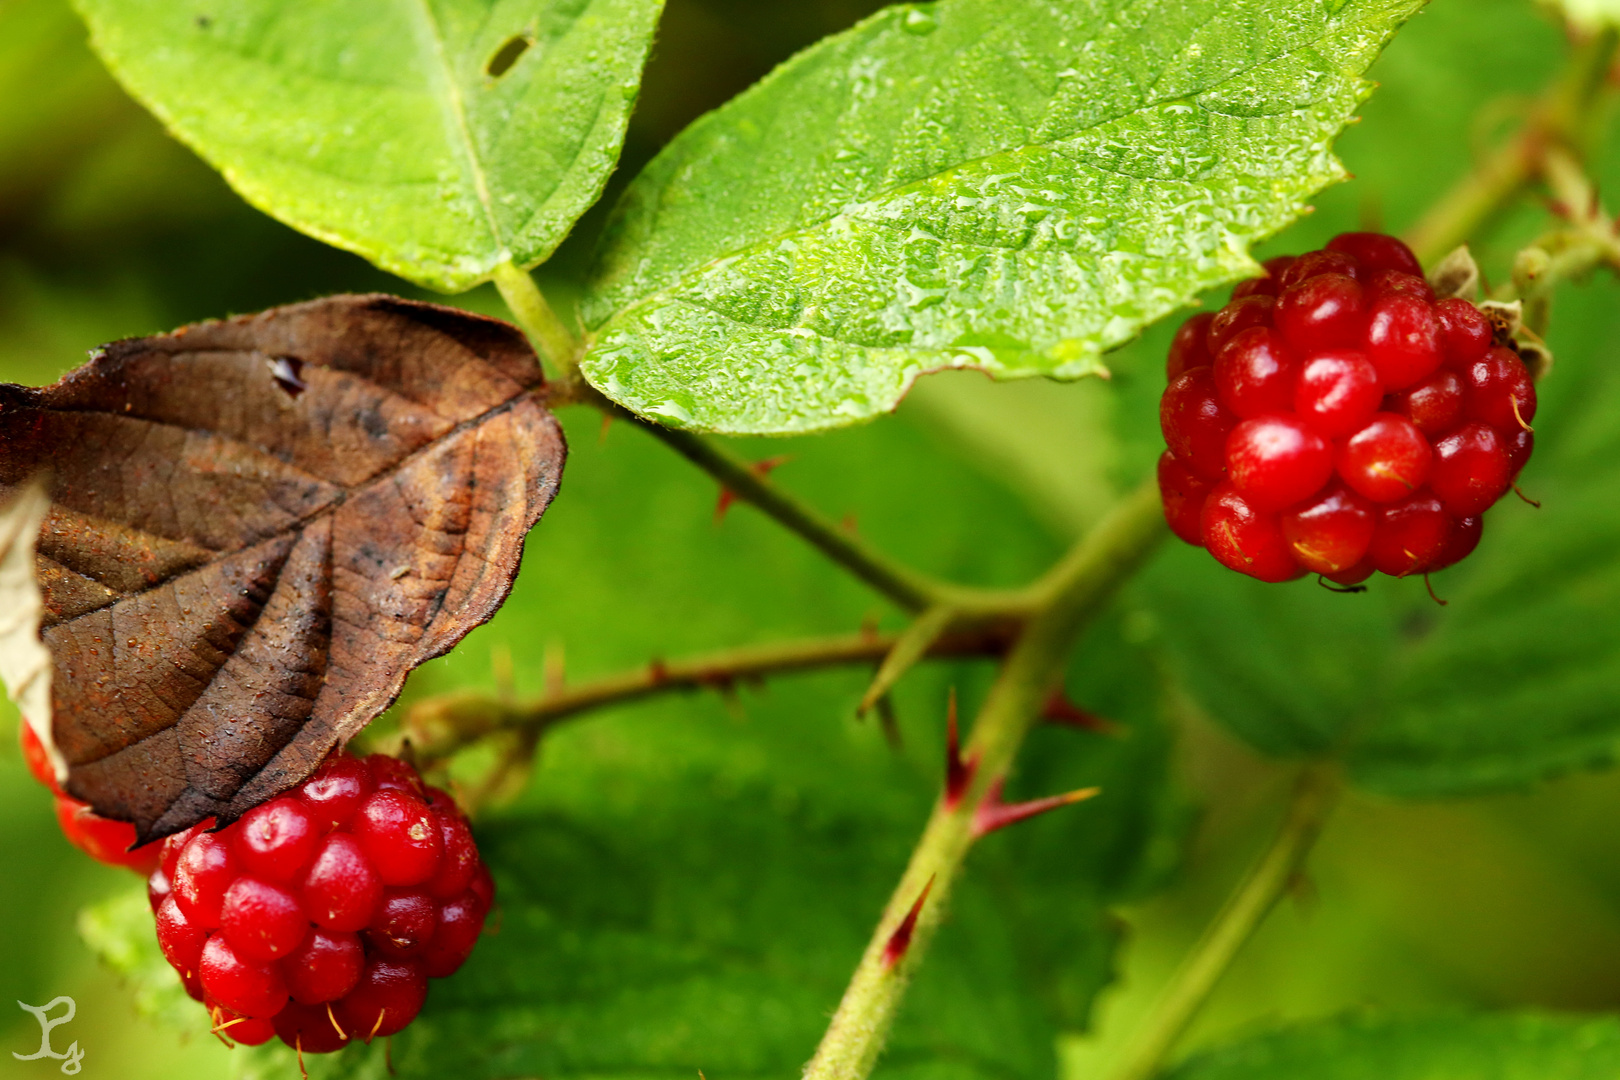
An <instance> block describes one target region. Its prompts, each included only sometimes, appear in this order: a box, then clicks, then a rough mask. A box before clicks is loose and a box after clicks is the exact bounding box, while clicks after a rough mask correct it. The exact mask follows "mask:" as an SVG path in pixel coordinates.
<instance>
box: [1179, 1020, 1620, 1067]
mask: <svg viewBox="0 0 1620 1080" xmlns="http://www.w3.org/2000/svg"><path fill="white" fill-rule="evenodd" d="M1616 1073H1620V1023H1617V1022H1616V1021H1615V1020H1613V1019H1611V1018H1608V1017H1605V1018H1603V1019H1584V1018H1577V1017H1568V1018H1565V1017H1557V1016H1537V1015H1508V1014H1500V1015H1485V1016H1442V1017H1433V1018H1422V1019H1402V1020H1396V1019H1391V1018H1377V1017H1350V1018H1345V1019H1338V1020H1330V1021H1325V1022H1322V1023H1316V1024H1306V1025H1301V1026H1299V1027H1296V1028H1291V1029H1288V1030H1284V1031H1280V1032H1276V1033H1274V1034H1269V1035H1261V1036H1258V1037H1256V1038H1252V1039H1248V1040H1246V1041H1244V1042H1241V1043H1237V1044H1235V1045H1232V1046H1228V1047H1224V1048H1222V1049H1218V1050H1213V1051H1210V1052H1208V1053H1204V1054H1200V1055H1198V1056H1196V1057H1194V1058H1193V1059H1192V1060H1190V1061H1187V1062H1186V1063H1184V1064H1182V1065H1181V1066H1179V1067H1178V1068H1176V1069H1173V1070H1171V1072H1170V1073H1168V1074H1167V1075H1166V1077H1165V1080H1300V1078H1303V1077H1310V1080H1366V1078H1367V1077H1378V1078H1380V1080H1452V1078H1454V1077H1455V1078H1456V1080H1462V1078H1464V1077H1466V1078H1467V1080H1530V1078H1532V1077H1533V1078H1534V1080H1608V1078H1609V1077H1612V1076H1614V1075H1616Z"/></svg>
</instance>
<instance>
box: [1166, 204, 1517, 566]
mask: <svg viewBox="0 0 1620 1080" xmlns="http://www.w3.org/2000/svg"><path fill="white" fill-rule="evenodd" d="M1265 269H1266V273H1265V274H1264V275H1263V276H1262V277H1258V278H1255V279H1253V280H1251V281H1246V282H1243V283H1241V284H1240V285H1238V286H1237V287H1236V288H1235V289H1233V290H1232V300H1231V302H1230V303H1228V304H1227V305H1226V306H1225V307H1223V308H1222V309H1221V310H1220V311H1217V312H1209V313H1203V314H1199V315H1195V316H1193V317H1192V318H1190V319H1188V320H1187V322H1186V323H1184V324H1183V325H1182V327H1181V328H1180V330H1179V331H1178V332H1177V334H1176V337H1175V341H1174V343H1173V344H1172V346H1171V351H1170V357H1169V361H1168V363H1167V365H1166V366H1167V372H1168V374H1169V376H1170V384H1169V386H1168V388H1167V389H1166V390H1165V393H1164V397H1163V400H1162V403H1161V405H1160V413H1159V419H1160V424H1161V426H1162V428H1163V430H1164V436H1165V442H1166V444H1167V445H1168V446H1169V450H1168V452H1166V453H1165V454H1164V455H1163V456H1162V457H1161V458H1160V459H1159V466H1158V479H1159V489H1160V491H1161V493H1162V494H1163V497H1164V510H1165V519H1166V520H1167V521H1168V522H1169V525H1170V528H1171V530H1172V531H1173V532H1174V533H1175V534H1176V535H1177V536H1178V537H1180V538H1181V539H1183V540H1185V541H1187V542H1188V543H1190V544H1196V545H1199V546H1202V547H1204V548H1206V549H1208V551H1209V552H1210V554H1212V555H1214V556H1215V558H1216V559H1217V560H1219V561H1220V562H1222V563H1223V564H1225V565H1226V566H1229V567H1231V568H1232V569H1234V570H1237V571H1239V572H1241V573H1245V574H1249V575H1251V576H1253V577H1256V578H1259V579H1261V580H1262V581H1273V582H1277V581H1287V580H1289V579H1291V578H1295V577H1298V576H1300V575H1301V574H1303V573H1305V572H1307V571H1310V572H1314V573H1318V574H1321V575H1322V576H1324V577H1325V578H1327V579H1329V580H1332V581H1335V582H1337V583H1339V584H1343V585H1353V584H1356V583H1358V582H1360V581H1362V580H1365V579H1366V578H1367V577H1368V576H1369V575H1371V574H1372V573H1374V572H1382V573H1385V574H1390V575H1394V576H1403V575H1407V574H1416V573H1427V572H1429V571H1431V570H1437V569H1441V568H1443V567H1446V566H1450V565H1452V564H1453V563H1455V562H1457V561H1458V560H1460V559H1462V558H1465V557H1466V556H1467V555H1469V554H1470V553H1471V552H1472V551H1473V550H1474V548H1475V547H1476V546H1477V545H1478V543H1479V539H1480V535H1481V529H1482V522H1481V518H1480V515H1481V514H1482V513H1483V512H1484V511H1485V510H1486V509H1487V508H1489V507H1490V506H1491V505H1492V504H1494V503H1495V502H1496V501H1497V500H1498V499H1500V498H1501V497H1502V495H1503V494H1504V493H1505V492H1506V491H1507V490H1508V489H1509V488H1511V487H1512V485H1513V482H1514V480H1515V479H1516V478H1517V476H1518V474H1519V471H1520V470H1521V469H1522V468H1523V467H1524V464H1525V462H1526V461H1528V460H1529V457H1530V452H1531V449H1532V448H1533V446H1534V439H1533V436H1532V434H1531V431H1530V422H1531V420H1532V419H1534V417H1535V412H1536V392H1535V387H1534V385H1533V383H1532V381H1531V378H1530V373H1529V371H1528V370H1527V369H1526V367H1525V365H1524V363H1523V362H1522V361H1521V360H1520V358H1519V356H1518V354H1516V353H1515V352H1514V351H1513V350H1512V348H1510V347H1508V345H1507V344H1506V343H1505V342H1503V341H1498V340H1496V337H1495V331H1494V330H1493V328H1492V325H1491V322H1490V320H1488V319H1487V318H1486V317H1485V316H1484V315H1483V314H1482V313H1481V312H1480V311H1479V309H1478V308H1476V307H1475V306H1474V305H1473V304H1470V303H1469V302H1468V301H1466V300H1462V299H1457V298H1449V299H1446V300H1436V299H1435V296H1434V292H1433V290H1432V289H1431V288H1430V286H1429V284H1428V282H1426V281H1425V280H1424V279H1423V277H1422V273H1423V271H1422V267H1421V266H1420V265H1419V264H1418V261H1417V258H1416V256H1414V255H1413V254H1412V252H1411V250H1410V249H1409V248H1407V246H1406V245H1405V244H1403V243H1401V242H1400V241H1399V240H1397V239H1395V238H1394V237H1391V236H1383V235H1381V234H1378V233H1344V234H1342V235H1340V236H1337V237H1334V238H1333V240H1332V241H1330V242H1329V243H1328V245H1327V246H1326V248H1324V249H1323V250H1321V251H1313V252H1307V253H1306V254H1304V255H1301V256H1299V257H1297V258H1292V257H1287V256H1284V257H1281V258H1277V259H1272V260H1269V261H1268V262H1267V263H1266V264H1265Z"/></svg>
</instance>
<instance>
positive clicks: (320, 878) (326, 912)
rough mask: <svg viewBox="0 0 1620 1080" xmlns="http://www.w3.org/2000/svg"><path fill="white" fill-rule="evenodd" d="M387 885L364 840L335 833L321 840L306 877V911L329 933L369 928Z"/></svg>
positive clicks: (303, 893) (304, 888) (303, 894)
mask: <svg viewBox="0 0 1620 1080" xmlns="http://www.w3.org/2000/svg"><path fill="white" fill-rule="evenodd" d="M382 891H383V883H382V879H381V878H380V877H378V876H377V871H376V869H375V868H374V867H373V866H372V865H371V861H370V859H369V858H367V856H366V853H365V849H364V848H363V847H362V846H361V844H360V841H358V840H356V839H355V838H354V837H353V836H351V835H349V834H348V833H341V832H340V833H333V834H332V835H330V836H328V837H326V838H325V839H324V840H322V841H321V846H320V848H319V849H318V850H317V851H316V853H315V861H314V862H312V863H311V864H310V867H309V872H308V873H307V874H305V875H304V887H303V890H302V896H303V901H304V910H305V912H306V913H307V914H308V915H309V918H310V920H311V921H312V922H314V923H315V925H317V926H320V927H324V928H325V929H327V930H344V931H356V930H363V929H365V927H366V925H367V924H368V923H370V922H371V916H372V913H373V912H374V911H376V909H377V903H378V901H379V900H381V899H382Z"/></svg>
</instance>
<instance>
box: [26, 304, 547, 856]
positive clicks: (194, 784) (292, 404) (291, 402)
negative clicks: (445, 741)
mask: <svg viewBox="0 0 1620 1080" xmlns="http://www.w3.org/2000/svg"><path fill="white" fill-rule="evenodd" d="M539 383H540V375H539V369H538V366H537V365H536V363H535V358H534V353H533V352H532V350H530V348H529V346H528V344H527V343H526V342H525V341H524V340H523V337H522V335H521V334H519V333H518V331H517V330H515V329H514V328H513V327H511V326H508V325H507V324H505V323H502V322H497V321H496V320H493V319H485V318H482V317H479V316H474V315H469V314H467V313H465V312H461V311H457V310H455V309H451V308H444V307H438V306H435V305H432V304H419V303H413V302H410V301H405V300H398V299H395V298H393V297H386V296H338V297H330V298H328V299H325V300H317V301H314V302H312V303H308V304H298V305H293V306H290V307H284V308H275V309H272V310H270V311H267V312H263V313H261V314H259V315H254V316H245V317H241V318H237V319H231V320H228V321H224V322H214V323H203V324H200V325H197V326H191V327H185V328H183V329H181V330H178V331H176V332H174V333H173V334H167V335H163V336H159V337H152V338H137V339H132V340H129V341H123V342H118V343H116V344H114V345H111V346H108V347H107V348H106V349H104V350H101V351H100V353H99V354H98V355H97V357H96V358H95V359H94V360H92V361H91V362H90V363H89V364H87V365H86V366H84V367H83V368H80V369H79V370H78V371H75V372H73V373H72V374H70V375H68V376H67V377H66V378H64V379H63V380H62V381H61V382H58V383H57V384H56V385H54V386H50V387H46V388H44V389H40V390H34V389H29V388H25V387H19V386H11V385H0V404H3V409H0V485H5V486H8V487H9V486H13V485H19V484H21V483H24V482H26V481H28V480H29V479H30V478H32V477H34V476H35V475H36V474H38V473H40V472H41V471H45V472H46V473H47V474H48V477H49V485H50V493H51V500H52V505H51V512H50V515H49V517H48V519H47V521H46V525H45V529H44V531H43V533H42V535H41V539H40V542H39V554H38V556H37V562H38V576H39V581H40V585H41V587H42V589H43V592H44V624H45V627H46V629H45V635H44V636H45V643H46V645H48V646H49V647H50V650H51V656H52V660H53V662H54V669H55V670H54V702H55V715H54V716H53V717H52V731H53V734H54V738H55V745H56V747H57V749H58V750H59V751H60V754H61V756H62V757H63V758H64V759H65V760H66V762H67V766H68V773H67V778H66V781H65V784H64V787H65V788H66V790H67V791H68V792H69V793H71V794H72V795H74V796H75V797H76V798H79V799H82V800H84V801H85V802H88V803H90V804H91V806H92V807H94V808H95V810H96V811H97V813H100V814H102V815H104V816H107V817H112V818H116V819H118V820H122V821H133V822H134V823H135V825H136V829H137V835H138V836H139V837H140V839H141V841H142V842H145V841H148V840H151V839H154V838H156V837H160V836H164V835H167V834H169V833H172V832H176V831H179V830H180V829H184V828H186V827H188V826H190V825H192V824H194V823H196V822H198V821H201V820H202V819H204V818H206V817H216V816H217V817H218V818H219V819H220V821H221V823H222V824H223V823H225V822H228V821H230V820H234V819H235V818H236V817H238V816H240V815H241V814H242V813H243V812H245V811H246V810H248V809H249V808H251V807H253V806H254V805H256V804H258V803H259V802H262V801H264V800H265V799H268V798H270V797H272V796H274V795H276V794H278V793H280V792H281V791H283V790H285V789H286V788H288V787H290V786H291V785H293V784H295V783H297V782H298V781H300V780H301V779H303V778H304V777H305V776H308V775H309V773H310V772H312V771H313V770H314V768H315V766H316V765H317V764H319V763H320V761H321V759H322V758H324V757H325V756H326V754H327V752H328V751H330V750H331V748H332V747H333V746H334V745H336V744H339V743H342V742H346V741H348V739H349V738H351V737H352V736H353V735H354V734H355V732H357V731H359V730H360V728H362V727H364V726H365V725H366V724H367V723H369V722H370V721H371V720H372V719H373V718H374V717H375V716H376V715H377V714H378V713H380V712H382V710H383V709H385V708H387V707H388V705H389V704H390V703H391V702H392V701H393V699H394V697H395V696H396V695H398V693H399V691H400V688H401V686H402V685H403V684H404V681H405V677H406V676H407V675H408V674H409V673H410V671H411V669H412V668H414V667H416V666H417V665H418V664H420V663H422V662H423V661H424V660H427V659H429V658H431V657H433V656H438V655H441V654H443V653H444V652H446V651H448V650H449V649H450V648H451V647H453V646H454V645H455V644H456V643H457V642H458V641H460V640H461V639H462V638H463V637H464V636H466V634H467V632H468V631H469V630H471V629H472V628H473V627H475V626H477V625H479V624H481V623H482V622H484V621H485V620H487V619H488V618H489V617H490V615H492V614H493V613H494V612H495V610H496V608H498V607H499V606H500V604H501V602H502V601H503V600H504V599H505V598H506V594H507V591H508V590H509V589H510V588H511V583H512V579H513V577H514V576H515V575H516V573H517V567H518V562H519V560H520V558H521V557H522V551H523V538H524V535H525V534H526V533H527V531H528V529H529V528H530V526H532V525H533V524H534V523H535V521H536V520H537V519H538V518H539V517H540V515H541V513H542V512H543V511H544V510H545V508H546V506H547V505H548V504H549V503H550V501H551V498H552V496H553V495H554V494H555V493H556V490H557V485H558V482H559V481H560V478H561V473H562V466H563V459H564V457H565V455H566V450H565V447H564V444H563V441H562V432H561V430H560V429H559V428H558V426H557V423H556V421H555V420H554V419H553V418H552V416H551V414H550V412H548V411H547V410H546V409H545V407H544V406H543V405H541V404H540V402H539V400H538V399H537V398H536V396H535V395H534V393H533V391H534V390H536V389H537V388H538V386H539Z"/></svg>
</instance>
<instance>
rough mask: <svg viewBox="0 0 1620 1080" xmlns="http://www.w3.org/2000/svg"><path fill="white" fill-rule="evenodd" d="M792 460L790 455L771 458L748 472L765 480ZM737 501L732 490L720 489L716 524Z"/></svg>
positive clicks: (760, 462) (758, 463)
mask: <svg viewBox="0 0 1620 1080" xmlns="http://www.w3.org/2000/svg"><path fill="white" fill-rule="evenodd" d="M792 460H793V458H792V457H791V456H790V455H788V454H780V455H778V456H776V457H770V458H766V459H765V460H763V461H756V462H754V463H753V464H752V465H750V466H748V471H749V472H751V473H753V474H754V475H755V476H758V477H760V478H761V479H763V478H764V477H767V476H769V475H771V473H772V472H774V471H775V470H777V469H779V468H781V467H782V466H783V465H786V464H787V463H788V462H789V461H792ZM736 501H737V495H736V493H735V492H733V491H732V490H731V489H730V488H728V487H723V488H721V489H720V498H719V499H717V500H716V501H715V504H714V520H715V523H716V524H719V522H720V521H721V520H722V519H723V518H724V517H725V516H726V511H727V510H730V509H731V504H732V503H734V502H736Z"/></svg>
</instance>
